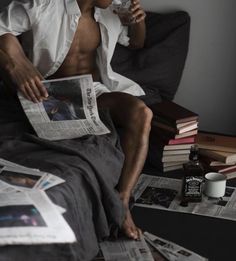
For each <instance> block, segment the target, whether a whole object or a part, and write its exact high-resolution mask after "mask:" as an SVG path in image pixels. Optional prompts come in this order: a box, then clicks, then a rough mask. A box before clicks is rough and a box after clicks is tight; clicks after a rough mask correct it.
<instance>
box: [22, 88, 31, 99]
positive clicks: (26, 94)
mask: <svg viewBox="0 0 236 261" xmlns="http://www.w3.org/2000/svg"><path fill="white" fill-rule="evenodd" d="M20 91H21V93H22V94H23V96H24V97H25V98H26V99H27V100H31V97H30V96H29V95H28V93H27V92H26V90H25V88H24V87H22V88H21V89H20Z"/></svg>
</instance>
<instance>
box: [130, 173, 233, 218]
mask: <svg viewBox="0 0 236 261" xmlns="http://www.w3.org/2000/svg"><path fill="white" fill-rule="evenodd" d="M181 187H182V180H180V179H171V178H166V177H157V176H150V175H145V174H142V175H141V176H140V178H139V180H138V182H137V184H136V186H135V188H134V191H133V197H134V201H135V204H134V205H135V206H139V207H147V208H155V209H161V210H168V211H175V212H184V213H191V214H197V215H203V216H210V217H215V218H222V219H229V220H234V221H235V220H236V188H235V187H228V186H227V187H226V192H225V195H224V197H222V198H219V199H215V198H208V197H207V196H205V195H203V199H202V202H198V203H189V204H188V205H187V206H181V205H180V203H181Z"/></svg>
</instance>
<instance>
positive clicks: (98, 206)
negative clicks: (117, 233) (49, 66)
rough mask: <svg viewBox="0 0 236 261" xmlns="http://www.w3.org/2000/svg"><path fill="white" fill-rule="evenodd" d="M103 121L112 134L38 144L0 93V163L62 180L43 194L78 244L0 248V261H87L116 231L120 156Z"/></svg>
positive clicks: (14, 105)
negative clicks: (59, 208)
mask: <svg viewBox="0 0 236 261" xmlns="http://www.w3.org/2000/svg"><path fill="white" fill-rule="evenodd" d="M106 115H107V114H106ZM102 119H103V121H104V123H105V124H106V125H107V126H108V127H109V129H110V130H111V134H108V135H103V136H86V137H83V138H80V139H73V140H63V141H54V142H51V141H47V140H43V139H40V138H38V137H36V135H35V134H34V131H33V130H32V128H31V126H30V125H29V123H28V120H27V119H26V117H25V115H24V113H23V111H22V109H21V107H20V104H19V103H18V101H17V100H16V99H14V98H10V97H9V96H8V95H7V94H5V93H3V91H1V88H0V157H2V158H4V159H7V160H10V161H13V162H16V163H18V164H22V165H25V166H28V167H33V168H39V169H40V170H44V171H47V172H51V173H53V174H55V175H57V176H59V177H61V178H63V179H65V180H66V182H65V183H64V184H61V185H58V186H55V187H53V188H51V189H49V190H48V191H47V194H48V195H49V197H50V198H51V199H52V201H53V202H54V203H56V204H58V205H60V206H62V207H63V208H66V209H67V212H66V213H65V214H64V217H65V219H66V220H67V222H68V223H69V225H70V226H71V228H72V229H73V231H74V232H75V235H76V237H77V241H78V242H77V243H75V244H61V245H56V244H54V245H37V246H4V247H1V248H0V261H8V260H9V261H15V260H17V261H21V260H24V261H27V260H29V261H32V260H34V261H36V260H40V261H44V260H50V261H51V260H57V261H62V260H63V261H64V260H65V261H69V260H82V261H86V260H91V259H92V258H93V257H94V256H95V255H96V253H97V252H98V241H99V240H101V239H102V238H104V237H107V236H108V235H109V234H110V231H111V230H113V229H117V228H118V227H119V226H120V225H121V223H122V221H123V218H124V209H123V206H122V204H121V201H120V199H119V195H118V193H117V191H116V189H115V187H116V185H117V183H118V180H119V176H120V172H121V168H122V164H123V153H122V151H121V149H120V144H119V139H118V136H117V134H116V131H115V130H114V126H113V124H112V122H111V120H110V119H109V117H107V116H106V117H104V116H102ZM0 214H1V209H0ZM58 233H60V231H58Z"/></svg>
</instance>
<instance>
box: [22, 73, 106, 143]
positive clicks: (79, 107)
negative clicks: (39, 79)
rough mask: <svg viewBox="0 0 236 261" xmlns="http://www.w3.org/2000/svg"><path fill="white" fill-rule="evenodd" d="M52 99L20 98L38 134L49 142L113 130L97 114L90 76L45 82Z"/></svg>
mask: <svg viewBox="0 0 236 261" xmlns="http://www.w3.org/2000/svg"><path fill="white" fill-rule="evenodd" d="M43 84H44V86H45V87H46V89H47V91H48V94H49V97H48V98H47V99H46V100H44V101H43V102H40V103H34V102H31V101H29V100H28V99H25V98H24V97H23V95H22V94H21V93H20V92H19V93H18V97H19V100H20V102H21V105H22V107H23V109H24V111H25V114H26V115H27V117H28V119H29V121H30V123H31V124H32V126H33V128H34V129H35V131H36V133H37V135H38V136H39V137H41V138H44V139H48V140H61V139H73V138H78V137H81V136H84V135H88V134H93V135H102V134H106V133H109V132H110V131H109V130H108V129H107V127H106V126H105V125H104V124H103V123H102V121H101V120H100V118H99V115H98V109H97V101H96V94H95V90H94V88H93V80H92V76H91V75H82V76H74V77H66V78H61V79H55V80H47V81H43Z"/></svg>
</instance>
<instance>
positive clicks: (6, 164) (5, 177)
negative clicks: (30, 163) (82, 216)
mask: <svg viewBox="0 0 236 261" xmlns="http://www.w3.org/2000/svg"><path fill="white" fill-rule="evenodd" d="M63 182H65V180H64V179H61V178H59V177H57V176H55V175H53V174H51V173H47V172H42V171H40V170H38V169H31V168H27V167H24V166H22V165H19V164H16V163H14V162H11V161H7V160H5V159H1V158H0V192H6V193H7V192H14V191H26V190H31V189H40V190H47V189H49V188H51V187H53V186H56V185H59V184H61V183H63Z"/></svg>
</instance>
